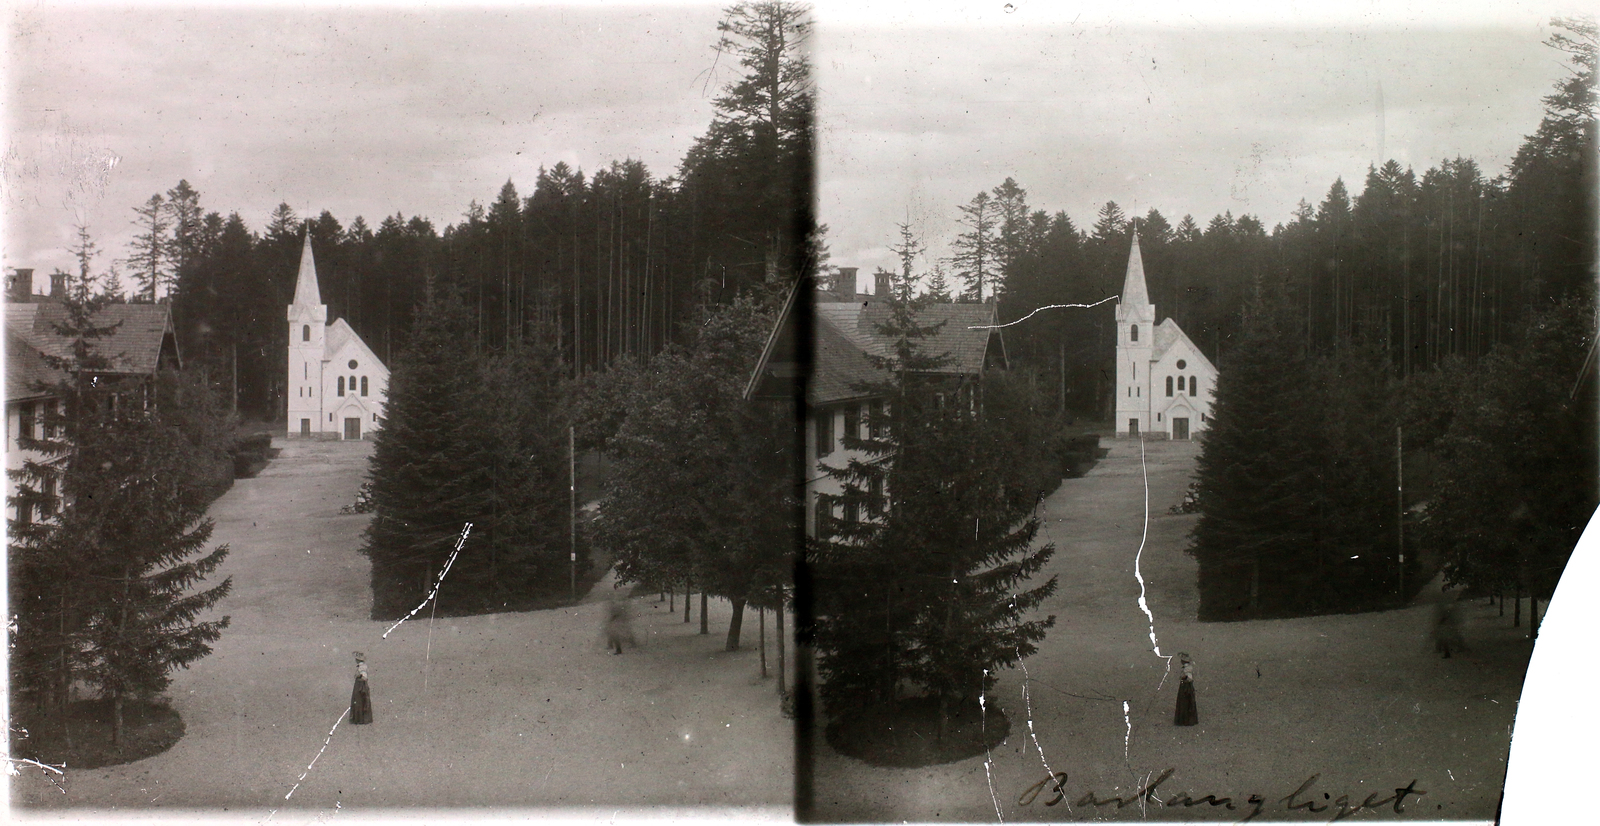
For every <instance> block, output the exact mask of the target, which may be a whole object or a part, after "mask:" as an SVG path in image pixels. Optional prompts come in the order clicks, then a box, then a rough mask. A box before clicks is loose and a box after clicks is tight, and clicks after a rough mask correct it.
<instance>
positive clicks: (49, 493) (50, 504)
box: [39, 476, 56, 517]
mask: <svg viewBox="0 0 1600 826" xmlns="http://www.w3.org/2000/svg"><path fill="white" fill-rule="evenodd" d="M41 492H42V493H43V494H44V500H43V501H41V502H40V503H39V512H40V513H41V514H43V515H44V516H46V517H49V516H54V515H55V512H56V480H55V477H53V476H46V477H45V478H44V490H43V491H41Z"/></svg>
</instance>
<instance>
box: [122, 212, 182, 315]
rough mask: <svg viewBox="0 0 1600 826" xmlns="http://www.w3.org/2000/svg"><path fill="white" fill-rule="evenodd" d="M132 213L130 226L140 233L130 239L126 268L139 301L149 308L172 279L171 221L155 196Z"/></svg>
mask: <svg viewBox="0 0 1600 826" xmlns="http://www.w3.org/2000/svg"><path fill="white" fill-rule="evenodd" d="M133 211H134V213H135V214H136V215H138V216H139V217H138V219H136V220H135V221H134V222H133V223H134V225H135V226H137V227H139V229H140V230H142V231H141V232H140V233H139V234H138V235H135V236H134V237H133V252H132V254H131V255H129V256H128V266H129V267H132V268H133V280H134V283H135V284H136V285H138V290H137V292H136V295H137V296H138V297H139V300H141V301H144V302H147V303H152V304H153V303H155V301H156V298H157V295H158V290H159V289H160V287H162V286H164V285H166V284H167V283H169V282H170V280H171V278H172V267H171V263H172V258H171V256H172V252H171V249H170V247H171V244H172V223H171V217H170V216H169V215H168V214H167V205H166V201H165V200H164V199H163V198H162V197H161V196H160V195H159V194H156V195H151V196H150V200H148V201H145V202H144V205H143V206H137V207H134V208H133Z"/></svg>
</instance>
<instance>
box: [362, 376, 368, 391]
mask: <svg viewBox="0 0 1600 826" xmlns="http://www.w3.org/2000/svg"><path fill="white" fill-rule="evenodd" d="M361 395H363V396H365V395H367V377H366V376H362V377H361Z"/></svg>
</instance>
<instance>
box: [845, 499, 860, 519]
mask: <svg viewBox="0 0 1600 826" xmlns="http://www.w3.org/2000/svg"><path fill="white" fill-rule="evenodd" d="M844 521H845V524H847V525H856V524H859V523H860V522H861V505H860V504H858V503H856V502H846V503H844Z"/></svg>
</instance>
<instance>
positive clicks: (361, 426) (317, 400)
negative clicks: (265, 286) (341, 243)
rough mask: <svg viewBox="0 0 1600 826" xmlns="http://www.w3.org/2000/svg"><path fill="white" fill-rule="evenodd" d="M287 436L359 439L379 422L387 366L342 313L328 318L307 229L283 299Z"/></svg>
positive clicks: (381, 416)
mask: <svg viewBox="0 0 1600 826" xmlns="http://www.w3.org/2000/svg"><path fill="white" fill-rule="evenodd" d="M288 376H289V381H288V384H287V385H286V389H288V390H289V391H291V392H289V393H288V394H287V395H288V397H289V416H288V433H287V435H288V436H289V438H301V439H363V438H367V437H370V436H371V435H373V434H375V433H376V432H377V431H378V429H379V428H380V427H382V426H383V403H384V400H385V399H386V398H387V394H388V392H389V369H388V368H387V367H384V366H383V362H381V361H379V360H378V357H377V355H376V354H374V353H373V352H372V348H370V347H368V346H367V345H366V342H363V341H362V340H361V336H358V335H356V331H355V330H353V329H351V327H350V324H349V323H348V322H346V321H345V320H344V319H342V318H341V319H339V320H338V321H335V322H333V323H331V324H330V323H328V305H326V304H323V303H322V293H321V291H320V290H318V289H317V263H316V261H315V260H313V258H312V256H311V233H310V232H307V233H306V243H305V249H303V250H302V251H301V253H300V275H299V277H298V280H297V281H296V282H295V287H294V303H293V304H290V305H289V374H288Z"/></svg>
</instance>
